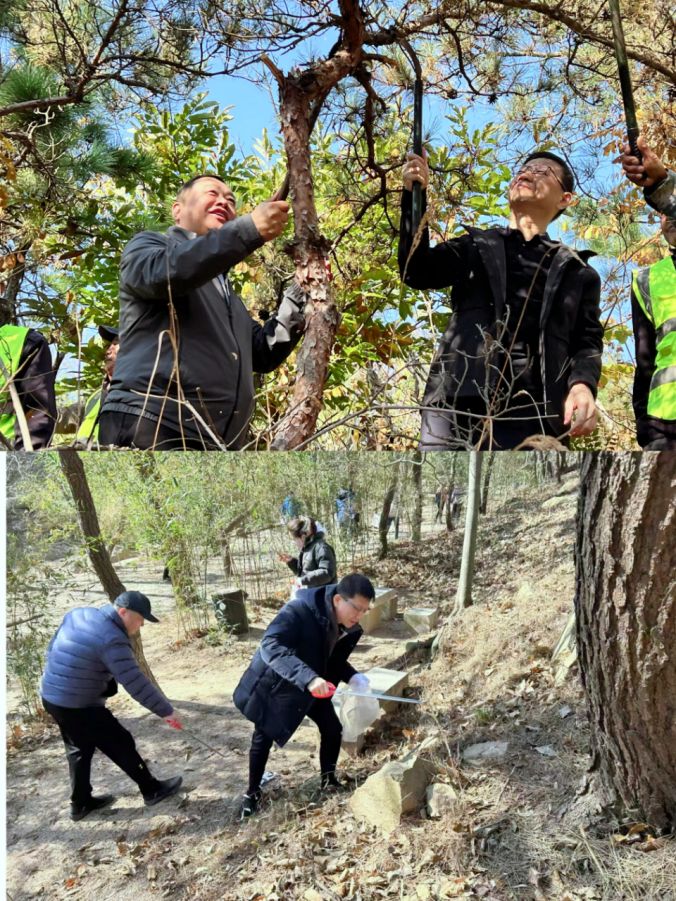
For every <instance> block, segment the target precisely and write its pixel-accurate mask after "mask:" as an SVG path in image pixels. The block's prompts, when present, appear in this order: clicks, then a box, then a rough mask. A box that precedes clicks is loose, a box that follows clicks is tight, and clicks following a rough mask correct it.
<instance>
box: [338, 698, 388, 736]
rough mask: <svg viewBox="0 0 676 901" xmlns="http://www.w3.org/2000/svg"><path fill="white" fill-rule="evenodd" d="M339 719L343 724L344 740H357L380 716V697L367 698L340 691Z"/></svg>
mask: <svg viewBox="0 0 676 901" xmlns="http://www.w3.org/2000/svg"><path fill="white" fill-rule="evenodd" d="M336 697H337V700H338V702H339V705H340V706H339V707H338V719H339V720H340V722H341V724H342V726H343V741H356V740H357V738H358V737H359V736H360V735H361V734H362V732H365V731H366V730H367V729H368V727H369V726H371V725H373V723H375V721H376V720H377V719H378V717H379V716H380V713H381V710H380V704H379V703H378V698H366V697H361V696H359V695H351V694H347V693H342V692H339V693H338V695H337V696H336Z"/></svg>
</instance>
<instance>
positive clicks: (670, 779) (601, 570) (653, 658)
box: [575, 453, 676, 827]
mask: <svg viewBox="0 0 676 901" xmlns="http://www.w3.org/2000/svg"><path fill="white" fill-rule="evenodd" d="M675 489H676V455H674V454H670V453H661V454H653V453H645V454H612V453H600V454H588V455H587V457H586V459H585V461H584V464H583V468H582V484H581V497H580V506H579V511H578V526H577V547H576V550H577V554H576V593H575V611H576V620H577V647H578V659H579V664H580V672H581V677H582V682H583V685H584V690H585V694H586V699H587V709H588V715H589V720H590V724H591V752H592V765H591V778H590V785H591V787H592V788H593V790H594V791H595V792H596V795H597V797H598V800H599V801H600V803H601V804H602V805H604V806H605V805H616V807H619V809H623V810H624V811H625V812H626V813H627V814H628V815H630V816H632V817H640V818H641V819H645V820H646V821H648V822H650V823H652V824H653V825H655V826H658V827H669V826H673V825H674V824H676V542H675V541H674V524H675V519H676V503H675V502H674V501H675V494H676V491H675Z"/></svg>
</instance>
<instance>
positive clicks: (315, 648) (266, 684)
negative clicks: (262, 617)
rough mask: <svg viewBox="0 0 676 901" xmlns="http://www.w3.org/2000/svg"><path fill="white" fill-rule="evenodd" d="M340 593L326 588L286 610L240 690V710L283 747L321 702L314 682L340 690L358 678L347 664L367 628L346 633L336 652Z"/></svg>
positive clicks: (267, 635)
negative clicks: (334, 617)
mask: <svg viewBox="0 0 676 901" xmlns="http://www.w3.org/2000/svg"><path fill="white" fill-rule="evenodd" d="M335 593H336V586H335V585H325V586H323V587H321V588H315V589H310V590H307V591H305V592H304V594H303V597H302V598H297V599H295V600H293V601H290V602H289V603H288V604H286V605H285V606H284V607H282V609H281V610H280V611H279V613H278V614H277V616H276V617H275V618H274V619H273V621H272V622H271V623H270V625H269V626H268V628H267V629H266V631H265V635H264V636H263V640H262V641H261V644H260V647H259V648H258V650H257V651H256V653H255V654H254V657H253V660H252V661H251V663H250V664H249V668H248V669H247V670H246V672H245V673H244V675H243V676H242V678H241V679H240V681H239V685H238V686H237V688H236V689H235V693H234V695H233V699H234V702H235V706H236V707H237V709H238V710H240V711H241V712H242V713H243V714H244V716H245V717H246V718H247V719H248V720H251V722H252V723H254V725H255V726H256V727H257V728H258V729H260V731H261V732H264V733H265V735H267V736H268V737H269V738H271V739H272V740H273V741H275V742H277V744H278V745H279V746H280V747H282V746H283V745H285V744H286V743H287V741H288V740H289V739H290V738H291V736H292V735H293V733H294V732H295V731H296V729H297V728H298V727H299V726H300V724H301V723H302V721H303V717H304V716H305V714H306V713H307V711H308V710H309V709H310V706H311V705H312V704H313V702H314V700H315V699H314V698H313V697H312V695H311V694H310V692H309V691H308V690H307V686H308V685H309V684H310V682H312V680H313V679H316V678H317V676H319V677H320V678H322V679H327V680H328V681H329V682H333V683H334V684H335V685H337V684H338V682H340V681H341V680H342V681H343V682H348V681H349V680H350V679H351V678H352V676H354V675H355V673H356V670H355V669H354V667H353V666H351V665H350V664H349V663H348V659H347V658H348V657H349V656H350V654H351V653H352V651H353V650H354V648H355V646H356V644H357V642H358V641H359V639H360V638H361V636H362V634H363V630H362V628H361V626H354V627H353V628H351V629H349V630H347V631H341V632H340V633H339V638H338V641H337V643H336V645H335V647H334V648H333V651H330V641H331V634H332V629H331V622H330V619H329V607H328V605H329V604H331V603H332V602H333V596H334V595H335Z"/></svg>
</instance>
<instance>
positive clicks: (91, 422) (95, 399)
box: [76, 388, 101, 442]
mask: <svg viewBox="0 0 676 901" xmlns="http://www.w3.org/2000/svg"><path fill="white" fill-rule="evenodd" d="M100 412H101V388H99V390H98V391H95V392H94V393H93V394H92V396H91V397H90V398H89V399H88V401H87V403H86V404H85V418H84V419H83V420H82V425H81V426H80V428H79V429H78V430H77V435H76V440H77V441H85V442H89V441H98V440H99V413H100Z"/></svg>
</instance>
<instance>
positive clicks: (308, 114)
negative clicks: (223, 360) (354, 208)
mask: <svg viewBox="0 0 676 901" xmlns="http://www.w3.org/2000/svg"><path fill="white" fill-rule="evenodd" d="M339 7H340V12H341V18H342V22H343V30H342V39H341V44H340V48H339V49H338V50H337V51H336V52H335V53H333V54H332V55H331V56H329V57H328V58H327V59H324V60H319V61H317V62H316V63H314V64H313V65H311V66H309V67H308V68H305V69H303V70H302V71H300V72H294V73H293V74H291V75H286V76H285V75H283V73H281V72H280V71H279V70H277V69H275V67H274V66H272V64H271V63H270V62H269V61H268V65H270V67H271V69H272V71H273V74H274V75H275V77H276V78H277V82H278V84H279V88H280V118H281V129H282V135H283V138H284V149H285V151H286V156H287V164H288V170H287V171H288V178H289V185H290V189H291V206H292V209H293V215H294V240H293V243H292V247H291V250H292V253H293V259H294V262H295V264H296V280H297V281H298V283H299V284H300V286H301V287H302V288H303V290H304V291H305V293H306V295H307V297H308V302H307V304H306V308H305V320H306V327H305V336H304V338H303V343H302V346H301V348H300V350H299V352H298V356H297V362H296V368H297V376H296V382H295V385H294V391H293V398H292V400H291V403H290V405H289V410H288V412H287V414H286V415H285V417H284V419H283V420H282V421H281V423H280V424H279V426H278V428H277V434H276V436H275V439H274V441H273V442H272V447H273V448H274V449H275V450H292V449H293V448H295V447H298V446H299V445H300V444H302V443H303V442H304V441H306V440H307V439H308V438H310V437H311V436H312V435H313V434H314V431H315V428H316V424H317V418H318V416H319V413H320V411H321V408H322V394H323V391H324V385H325V383H326V376H327V372H328V366H329V358H330V356H331V349H332V348H333V343H334V341H335V338H336V332H337V331H338V326H339V324H340V314H339V312H338V308H337V306H336V302H335V298H334V296H333V291H332V288H331V277H330V274H329V249H330V248H329V244H328V242H327V240H326V238H325V237H324V236H323V235H322V233H321V230H320V227H319V217H318V215H317V206H316V203H315V197H314V186H313V180H312V162H311V152H310V137H311V134H312V128H313V125H314V122H315V121H316V118H317V113H318V111H319V109H321V106H322V104H323V103H324V101H325V100H326V98H327V97H328V95H329V94H330V93H331V91H332V90H333V88H334V87H335V86H336V85H337V84H338V83H339V82H340V81H342V79H343V78H345V77H347V76H348V75H350V74H353V73H354V72H355V71H356V69H357V68H358V67H359V66H360V64H361V62H362V58H363V43H364V37H365V31H364V20H363V15H362V12H361V9H360V7H359V3H358V2H355V0H340V3H339Z"/></svg>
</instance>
